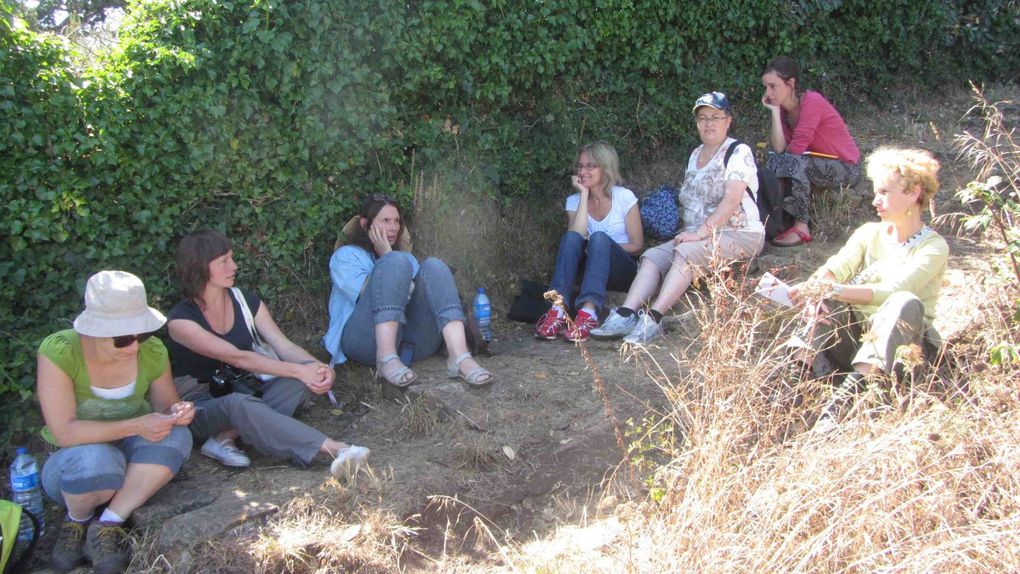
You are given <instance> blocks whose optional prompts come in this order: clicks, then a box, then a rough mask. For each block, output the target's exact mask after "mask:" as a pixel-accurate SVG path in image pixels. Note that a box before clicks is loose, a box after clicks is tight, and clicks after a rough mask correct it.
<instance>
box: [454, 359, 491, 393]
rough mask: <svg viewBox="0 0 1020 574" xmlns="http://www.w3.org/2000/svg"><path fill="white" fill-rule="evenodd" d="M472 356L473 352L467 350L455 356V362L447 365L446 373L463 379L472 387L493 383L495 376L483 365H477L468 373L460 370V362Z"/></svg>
mask: <svg viewBox="0 0 1020 574" xmlns="http://www.w3.org/2000/svg"><path fill="white" fill-rule="evenodd" d="M470 358H471V353H468V352H466V351H465V352H463V353H461V354H459V355H457V356H456V357H454V359H453V362H451V363H449V364H447V365H446V374H448V375H450V378H451V379H461V380H462V381H464V382H465V383H467V384H469V385H471V386H472V387H484V386H486V385H489V384H491V383H492V381H493V380H494V379H495V377H493V376H492V373H490V372H489V371H488V370H486V369H484V368H482V367H476V368H475V369H474V370H473V371H471V372H470V373H466V374H465V373H462V372H460V364H461V363H463V362H464V361H465V360H467V359H470Z"/></svg>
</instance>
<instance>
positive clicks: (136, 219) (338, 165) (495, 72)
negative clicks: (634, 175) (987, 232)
mask: <svg viewBox="0 0 1020 574" xmlns="http://www.w3.org/2000/svg"><path fill="white" fill-rule="evenodd" d="M14 11H15V9H14V4H13V2H12V0H0V16H2V17H0V173H2V174H3V176H2V179H0V213H2V220H0V276H2V278H3V280H2V281H0V332H2V336H0V405H3V406H2V407H0V408H3V409H4V410H3V411H2V412H0V422H2V423H3V424H2V425H0V426H3V427H4V428H5V429H7V432H10V431H11V430H17V429H18V428H20V427H21V425H22V423H21V422H20V421H21V419H20V418H19V417H20V415H19V414H18V413H20V412H21V410H19V409H20V408H21V407H20V406H19V405H21V404H22V403H23V401H24V399H25V398H26V397H28V396H29V394H30V390H31V387H32V384H33V377H34V349H35V347H36V345H37V344H38V342H39V340H40V339H41V337H42V336H43V335H45V334H46V333H48V332H50V331H53V330H55V329H57V328H61V327H64V326H67V325H68V324H69V321H70V319H71V318H73V316H74V315H75V313H76V312H77V311H78V309H79V307H80V304H81V303H80V302H81V293H82V288H83V285H84V281H85V279H86V278H87V277H88V275H89V274H90V273H92V272H94V271H96V270H98V269H102V268H113V267H116V268H123V269H127V270H130V271H133V272H135V273H137V274H139V275H140V276H142V277H143V279H144V280H145V282H146V284H147V286H148V287H149V289H150V292H151V294H152V296H153V299H154V300H155V302H156V305H157V306H160V307H162V308H164V309H165V308H168V307H169V306H170V305H171V304H172V303H173V301H174V299H175V296H174V291H173V282H172V256H173V249H174V245H175V242H176V239H177V238H178V237H179V236H180V235H181V233H183V232H185V231H188V230H191V229H194V228H196V227H199V226H213V227H217V228H220V229H222V230H224V231H226V232H227V233H228V234H229V235H230V236H231V237H233V238H234V239H235V242H236V244H237V251H238V255H239V256H240V258H241V259H242V265H243V266H244V269H246V270H247V273H248V275H247V277H246V278H245V283H246V284H248V285H252V286H255V287H257V288H258V289H260V290H262V291H263V292H264V293H266V294H267V295H270V296H272V295H273V294H279V293H281V292H303V293H305V294H306V295H307V294H311V295H312V296H318V297H325V294H326V290H327V284H326V281H327V280H326V277H325V273H324V269H325V265H326V258H327V256H328V252H329V250H330V248H331V246H332V244H333V240H334V238H335V237H336V234H337V229H338V228H339V226H340V225H341V222H342V221H343V220H344V219H345V218H346V217H347V216H349V215H350V213H351V211H352V210H353V206H354V205H355V202H356V200H357V197H359V196H360V195H362V194H364V193H366V192H391V193H397V194H400V195H402V196H403V197H405V198H407V197H408V196H409V194H410V193H411V191H410V186H409V182H410V181H412V176H413V174H412V173H411V171H412V164H413V165H414V166H415V167H414V169H415V171H417V170H419V169H424V170H426V171H436V170H443V169H450V168H451V167H452V166H454V165H457V166H464V165H469V166H472V167H474V169H475V170H477V173H481V174H482V175H483V176H484V177H483V179H482V181H485V182H487V183H488V185H487V186H483V187H482V188H480V189H477V193H484V194H488V195H490V196H495V197H498V198H501V199H503V200H504V201H511V200H513V198H517V197H527V196H530V197H536V196H540V195H541V194H542V193H545V192H548V191H550V186H549V185H548V184H547V182H548V181H550V178H551V177H553V178H554V177H559V176H560V175H561V174H562V173H563V171H564V169H565V168H566V166H567V164H568V163H569V161H570V160H571V155H572V151H573V149H574V148H575V147H576V145H578V144H579V143H581V142H582V141H585V140H589V139H593V138H605V139H608V140H610V141H612V142H614V143H615V144H617V146H618V148H619V149H620V151H621V155H622V157H623V158H624V159H625V160H626V159H628V158H637V157H640V156H641V152H642V150H644V149H647V148H649V147H653V146H656V145H661V144H664V143H676V142H678V141H679V142H689V141H691V140H692V138H693V130H692V127H691V124H690V102H691V101H692V100H693V98H694V97H695V96H696V95H698V94H700V93H703V92H705V91H708V90H712V89H720V90H723V91H726V92H728V93H730V95H731V96H733V99H734V100H736V102H737V104H738V113H739V112H743V113H745V114H753V113H755V112H760V109H759V104H758V99H759V97H760V91H761V89H760V86H759V83H760V82H759V77H758V72H759V70H760V68H761V66H762V65H763V64H764V63H765V62H766V61H767V60H768V59H769V58H770V57H772V56H774V55H780V54H787V55H794V56H797V57H799V58H800V59H801V60H802V61H803V62H804V63H805V65H806V68H807V70H808V71H809V72H810V73H811V74H812V75H813V76H814V77H815V78H816V82H815V84H816V86H817V87H820V88H822V89H823V90H824V91H825V92H826V93H827V94H828V95H830V97H832V98H833V99H835V100H836V101H837V102H838V101H840V100H843V101H845V100H846V99H848V98H854V99H861V98H864V97H867V96H877V95H881V94H884V93H889V92H891V91H895V90H896V89H897V88H898V87H900V84H902V83H904V82H921V83H922V84H927V85H928V86H930V87H936V86H938V85H939V83H940V82H944V81H954V82H956V81H958V82H962V81H964V80H966V79H982V78H988V77H997V76H998V77H1002V76H1003V75H1004V74H1015V72H1016V70H1017V69H1018V68H1020V66H1018V65H1017V64H1018V59H1017V54H1018V49H1020V45H1018V40H1017V38H1018V37H1020V35H1018V22H1017V14H1018V13H1020V2H1018V1H1017V0H1013V1H1005V2H1003V1H993V0H981V1H968V2H961V1H949V0H938V1H930V2H916V1H915V0H845V1H839V0H828V1H825V0H818V1H813V2H803V1H802V2H789V1H785V0H728V1H725V2H722V1H716V2H707V3H705V2H701V3H683V2H675V1H673V0H657V1H656V0H648V1H642V2H637V1H634V0H593V1H591V0H590V1H586V2H585V1H580V0H546V1H544V2H534V1H512V0H491V1H488V2H482V1H480V0H426V1H412V2H408V1H400V2H391V1H388V0H382V1H380V2H373V3H366V2H360V1H354V0H288V1H286V2H284V1H282V0H245V1H241V0H153V1H147V2H138V3H135V4H133V5H132V6H131V8H130V10H129V16H128V19H127V22H126V23H125V25H124V27H123V28H122V30H121V32H120V33H121V41H120V45H119V47H118V48H117V49H116V50H115V51H114V52H113V53H111V54H109V55H108V56H107V57H106V58H105V59H104V60H102V61H100V62H98V63H96V64H95V65H94V66H92V67H90V68H88V69H85V70H75V69H74V68H73V66H72V64H71V61H72V58H71V54H70V52H69V50H70V49H71V48H69V47H67V46H66V45H65V44H64V43H62V42H61V41H59V40H58V39H56V38H54V37H50V36H43V35H37V34H35V33H32V32H30V31H27V30H25V29H23V28H22V27H20V26H19V24H18V22H17V20H16V19H15V18H14V16H13V14H14ZM750 136H752V134H748V135H746V136H745V137H750ZM477 173H476V174H475V177H476V176H477ZM476 180H477V177H476ZM279 306H280V304H277V307H279Z"/></svg>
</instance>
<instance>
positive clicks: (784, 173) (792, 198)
mask: <svg viewBox="0 0 1020 574" xmlns="http://www.w3.org/2000/svg"><path fill="white" fill-rule="evenodd" d="M768 168H769V169H771V170H772V171H773V172H775V174H776V177H779V178H784V177H785V178H789V180H790V195H788V196H787V197H786V200H785V204H784V206H783V207H784V209H785V210H786V212H787V213H789V214H790V215H792V216H794V217H796V218H797V220H798V221H803V222H805V223H807V222H808V207H809V206H810V205H811V186H815V187H819V188H822V189H832V188H836V187H839V186H844V185H845V186H853V185H856V184H857V181H858V180H859V179H860V178H861V166H859V165H853V164H849V163H846V162H842V161H840V160H838V159H825V158H819V157H811V156H806V155H800V154H792V153H771V152H770V153H769V159H768Z"/></svg>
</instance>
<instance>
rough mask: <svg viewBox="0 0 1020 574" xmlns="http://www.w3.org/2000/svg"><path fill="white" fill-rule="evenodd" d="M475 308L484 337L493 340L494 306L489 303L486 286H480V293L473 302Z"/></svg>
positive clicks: (477, 320) (479, 327) (476, 317)
mask: <svg viewBox="0 0 1020 574" xmlns="http://www.w3.org/2000/svg"><path fill="white" fill-rule="evenodd" d="M472 304H473V305H474V308H475V321H476V322H477V323H478V329H479V330H481V332H482V338H483V339H485V340H486V341H492V307H491V306H490V305H489V296H488V295H486V294H485V287H479V288H478V294H477V295H475V300H474V301H473V303H472Z"/></svg>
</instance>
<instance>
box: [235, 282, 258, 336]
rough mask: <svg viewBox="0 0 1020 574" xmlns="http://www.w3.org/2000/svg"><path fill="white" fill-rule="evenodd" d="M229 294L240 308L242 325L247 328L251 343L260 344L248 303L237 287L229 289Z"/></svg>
mask: <svg viewBox="0 0 1020 574" xmlns="http://www.w3.org/2000/svg"><path fill="white" fill-rule="evenodd" d="M230 292H231V293H233V294H234V299H236V300H237V304H238V305H240V306H241V314H242V315H244V324H245V325H247V326H248V332H249V333H251V338H252V340H253V341H255V342H256V343H258V344H259V345H261V344H262V338H261V337H259V331H258V329H256V328H255V319H254V318H253V317H252V316H251V309H249V308H248V301H247V300H246V299H245V298H244V293H241V290H240V289H238V288H237V287H231V288H230Z"/></svg>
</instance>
